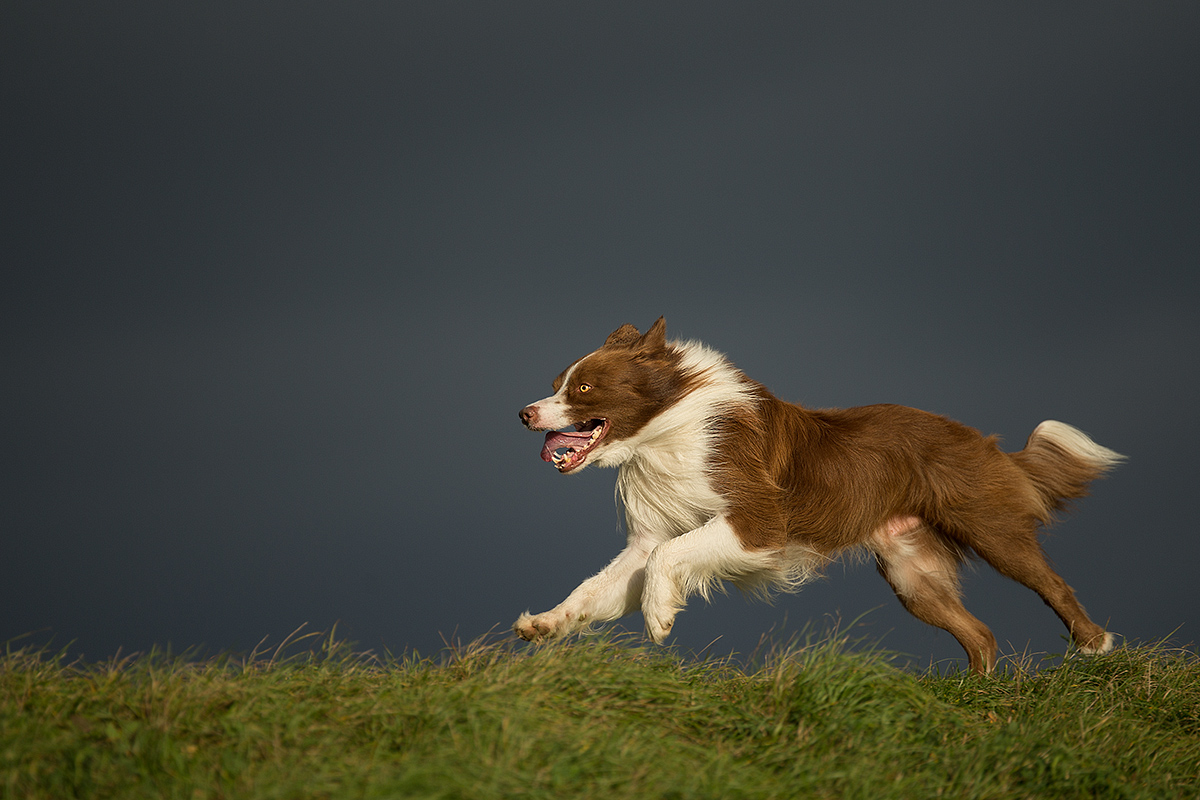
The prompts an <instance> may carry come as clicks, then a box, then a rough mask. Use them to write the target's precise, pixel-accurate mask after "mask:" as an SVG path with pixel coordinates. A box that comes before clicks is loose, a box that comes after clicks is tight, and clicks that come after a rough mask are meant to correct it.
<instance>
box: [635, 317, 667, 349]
mask: <svg viewBox="0 0 1200 800" xmlns="http://www.w3.org/2000/svg"><path fill="white" fill-rule="evenodd" d="M666 346H667V320H666V317H659V318H658V319H657V320H655V322H654V324H653V325H651V326H650V330H648V331H646V335H645V336H643V337H642V338H641V341H639V342H638V348H639V349H641V350H662V349H663V348H665V347H666Z"/></svg>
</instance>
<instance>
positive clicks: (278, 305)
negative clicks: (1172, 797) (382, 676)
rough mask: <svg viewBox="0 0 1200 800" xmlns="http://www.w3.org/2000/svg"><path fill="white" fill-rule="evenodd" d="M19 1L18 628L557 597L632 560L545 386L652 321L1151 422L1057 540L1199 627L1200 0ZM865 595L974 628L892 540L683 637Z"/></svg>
mask: <svg viewBox="0 0 1200 800" xmlns="http://www.w3.org/2000/svg"><path fill="white" fill-rule="evenodd" d="M2 16H3V24H2V25H0V107H2V108H3V109H4V113H3V115H2V116H3V119H2V121H0V145H2V147H0V152H2V153H3V155H2V156H0V158H3V179H2V180H0V203H2V204H3V208H2V209H0V211H2V214H0V260H2V262H3V264H4V269H3V274H2V277H0V282H2V283H0V285H2V290H0V326H2V331H3V340H2V343H0V345H2V349H0V359H2V361H0V364H2V366H3V374H4V376H5V377H4V380H3V385H2V388H0V413H2V415H3V424H2V427H0V430H2V431H3V441H2V443H0V468H2V475H0V536H2V537H3V538H2V540H0V541H2V545H0V554H2V558H0V565H2V566H0V569H2V570H3V573H2V576H0V640H3V639H9V638H11V637H15V636H19V635H21V634H25V633H32V634H33V637H34V639H35V640H37V641H45V640H48V639H49V640H52V641H53V642H55V643H56V644H58V645H65V644H67V643H68V642H74V643H75V644H74V648H75V650H76V651H77V652H81V653H83V654H85V655H86V656H87V657H88V658H97V659H99V658H105V657H108V656H110V655H112V654H113V653H115V652H116V651H117V649H118V648H122V649H123V650H124V651H125V652H129V651H132V650H145V649H148V648H149V647H151V646H152V645H155V644H158V645H167V644H168V643H169V644H170V645H171V646H173V647H174V648H175V649H176V650H180V649H183V648H187V647H191V646H200V647H203V648H205V649H206V650H207V651H208V652H216V651H221V650H224V649H238V650H245V649H249V648H250V647H253V646H254V645H255V643H256V642H258V641H259V640H260V639H262V638H263V637H264V636H270V637H271V641H272V642H278V641H279V640H280V639H281V638H282V637H283V636H285V635H286V634H287V633H289V632H290V631H291V630H292V629H294V628H295V627H297V626H298V625H300V624H301V623H306V622H307V623H308V625H309V627H310V629H317V630H320V629H328V628H329V627H330V626H332V625H333V624H334V623H335V622H339V621H340V626H339V631H340V633H341V634H342V635H344V636H346V637H348V638H350V639H352V640H354V641H356V642H357V643H358V645H359V646H360V647H363V648H372V649H375V650H390V651H392V652H394V653H401V652H405V651H411V650H413V649H416V650H418V651H420V652H421V653H423V654H428V653H431V652H433V651H436V650H437V649H438V648H439V647H440V646H441V643H442V638H441V637H442V636H443V635H445V636H454V635H457V636H458V637H460V638H463V639H471V638H474V637H475V636H477V635H479V634H482V633H484V632H486V631H488V630H490V629H492V628H493V626H500V627H507V626H508V625H509V624H510V623H511V622H512V620H513V619H514V618H515V617H516V616H517V614H518V613H519V612H521V611H523V610H525V609H527V608H528V609H531V610H533V611H541V610H545V609H547V608H549V607H550V606H552V605H554V604H555V603H557V602H558V601H559V600H561V599H562V598H563V597H564V596H565V595H566V594H567V593H568V592H569V591H570V590H571V589H572V588H573V587H574V586H575V585H576V584H577V583H578V582H579V581H580V580H582V579H583V578H585V577H587V576H588V575H590V574H592V573H593V572H595V571H596V570H598V569H599V568H600V567H601V566H603V565H604V564H605V563H606V562H607V560H608V559H609V558H611V557H612V556H613V555H615V554H616V552H617V551H618V550H619V549H620V547H621V545H622V542H623V538H622V537H623V534H622V533H621V532H620V531H619V530H618V517H617V513H616V510H615V507H614V504H613V499H612V487H613V481H614V479H615V473H614V472H613V471H611V470H599V469H590V470H587V471H585V472H584V473H582V474H581V475H579V476H578V477H574V478H564V477H562V476H560V475H558V474H557V473H555V471H554V470H553V469H552V468H551V467H550V466H549V465H547V464H545V463H543V462H542V461H541V460H540V458H539V457H538V454H539V451H540V447H541V438H542V437H541V436H539V435H536V434H532V433H529V432H528V431H525V430H524V429H523V428H522V427H521V426H520V424H519V423H518V420H517V416H516V412H517V410H518V409H519V408H520V407H521V406H522V405H524V404H525V403H528V402H531V401H533V400H536V399H538V398H540V397H543V396H544V395H545V394H546V392H547V391H548V387H549V383H550V380H551V379H552V378H553V377H554V376H555V375H556V374H558V372H559V371H560V370H561V369H562V368H563V367H564V366H566V365H567V364H568V363H570V361H571V360H573V359H574V358H576V357H577V356H579V355H581V354H583V353H585V352H587V351H590V350H591V349H594V348H595V347H597V346H599V344H600V343H601V342H602V341H603V340H604V337H605V336H606V335H607V334H608V333H609V332H610V331H612V330H613V329H614V328H616V327H618V326H619V325H620V324H622V323H625V322H632V323H634V324H636V325H638V326H639V327H641V328H643V329H644V328H645V327H646V326H648V325H649V324H650V323H651V322H653V320H654V319H655V318H656V317H657V316H659V315H660V314H663V315H666V317H667V321H668V330H669V333H670V334H671V335H673V336H676V337H681V338H696V339H701V340H703V341H705V342H708V343H709V344H711V345H712V346H714V347H716V348H717V349H720V350H722V351H724V352H726V353H727V354H728V355H729V356H730V357H731V358H732V359H733V360H734V362H735V363H737V364H738V365H739V366H740V367H742V368H743V369H744V370H745V371H746V372H747V373H748V374H750V375H751V376H752V377H754V378H756V379H758V380H761V381H763V382H764V383H766V384H767V385H768V386H770V387H771V388H772V389H773V390H775V392H776V393H777V394H779V395H780V396H781V397H784V398H785V399H789V400H794V401H799V402H803V403H805V404H809V405H813V406H845V405H858V404H864V403H874V402H895V403H904V404H907V405H914V406H918V407H921V408H925V409H928V410H931V411H935V412H939V413H943V414H946V415H949V416H951V417H954V418H956V419H959V420H961V421H963V422H966V423H967V424H970V425H972V426H975V427H978V428H980V429H982V430H983V431H984V432H987V433H998V434H1000V435H1002V436H1003V437H1004V438H1005V439H1006V441H1007V442H1008V443H1009V445H1010V449H1019V448H1020V447H1021V446H1022V444H1023V442H1024V440H1025V437H1026V436H1027V435H1028V433H1029V432H1030V431H1031V430H1032V429H1033V427H1034V426H1035V425H1036V424H1037V423H1038V422H1040V421H1041V420H1043V419H1046V418H1056V419H1061V420H1064V421H1067V422H1070V423H1072V424H1075V425H1077V426H1079V427H1081V428H1083V429H1084V430H1086V431H1088V432H1089V433H1091V434H1092V435H1093V436H1094V437H1095V438H1096V439H1097V440H1098V441H1099V442H1100V443H1102V444H1104V445H1107V446H1109V447H1112V448H1114V449H1116V450H1118V451H1120V452H1122V453H1125V454H1127V455H1128V456H1129V457H1130V462H1129V463H1128V465H1126V466H1124V467H1122V468H1121V469H1120V470H1119V471H1118V472H1117V473H1116V474H1115V475H1114V476H1113V477H1112V478H1111V479H1109V480H1107V481H1105V482H1102V483H1100V484H1098V485H1097V486H1096V492H1095V495H1094V496H1093V497H1092V498H1089V499H1088V500H1086V501H1085V502H1083V503H1082V504H1081V508H1080V510H1079V511H1078V513H1076V514H1075V515H1074V516H1072V517H1071V518H1070V519H1069V521H1068V522H1066V523H1064V524H1062V525H1061V526H1059V527H1058V528H1056V529H1055V530H1054V532H1053V533H1052V535H1051V536H1050V538H1049V539H1047V544H1046V546H1047V549H1048V551H1049V553H1050V555H1051V557H1052V559H1053V561H1054V562H1055V563H1056V564H1057V566H1058V567H1059V568H1060V570H1061V572H1062V573H1063V574H1064V576H1065V577H1066V578H1067V580H1068V582H1069V583H1071V584H1072V585H1073V586H1074V587H1075V588H1076V590H1077V591H1078V593H1079V595H1080V597H1081V599H1082V601H1083V602H1084V604H1085V605H1086V606H1087V607H1088V609H1089V611H1090V612H1092V614H1093V616H1094V617H1095V618H1096V619H1097V620H1098V621H1103V622H1107V623H1108V624H1109V625H1111V628H1112V629H1113V630H1114V631H1116V632H1119V633H1121V634H1124V635H1126V636H1127V637H1130V638H1131V639H1135V640H1152V639H1156V638H1160V637H1164V636H1167V635H1168V634H1171V633H1172V632H1174V631H1176V630H1177V629H1178V633H1177V634H1176V638H1177V640H1179V641H1181V642H1193V641H1195V640H1196V638H1197V635H1198V633H1197V624H1198V623H1200V618H1198V616H1197V608H1198V607H1200V603H1198V602H1197V600H1198V599H1200V598H1198V594H1200V593H1198V591H1197V589H1196V584H1195V580H1194V575H1195V568H1196V564H1197V563H1198V562H1200V531H1198V529H1197V523H1196V514H1195V511H1194V495H1195V489H1194V485H1193V484H1194V481H1195V464H1194V462H1195V456H1194V454H1195V452H1196V451H1197V448H1198V447H1200V426H1198V424H1197V421H1196V415H1195V413H1194V412H1193V410H1192V407H1191V406H1192V404H1193V402H1194V401H1195V398H1196V397H1197V396H1198V395H1200V377H1198V374H1197V355H1198V353H1200V347H1198V344H1200V314H1197V312H1196V309H1195V305H1196V301H1197V299H1200V262H1198V258H1197V255H1198V253H1200V225H1198V224H1197V219H1200V188H1198V187H1200V145H1198V143H1200V59H1198V58H1197V57H1196V43H1197V41H1200V6H1197V5H1196V4H1195V3H1190V2H1183V3H1154V2H1150V3H1139V4H1129V3H1089V4H1086V5H1079V4H1056V3H1051V4H1047V3H1040V2H1039V3H1028V4H1015V5H1014V4H1003V5H1002V6H979V5H977V4H971V5H969V6H963V5H961V4H953V3H942V4H926V5H921V4H918V5H913V4H900V5H897V4H851V3H837V4H832V5H829V4H821V5H819V6H818V5H817V4H803V3H793V2H786V3H753V4H747V3H720V4H717V3H705V2H688V3H652V4H647V3H631V4H621V3H605V4H603V5H599V6H596V5H581V4H562V3H548V2H547V3H544V2H522V3H457V2H438V3H425V4H416V3H369V4H358V3H336V4H335V3H325V4H316V3H302V4H296V3H286V4H284V3H280V4H264V3H234V4H221V3H216V4H210V3H202V4H195V3H192V4H167V5H164V4H161V3H120V4H115V5H114V4H94V3H53V2H45V3H20V4H17V3H9V4H6V5H5V7H4V10H3V13H2ZM966 591H967V604H968V607H969V608H971V609H972V610H973V611H974V612H975V613H976V614H977V615H978V616H979V617H981V618H982V619H983V620H984V621H985V622H987V623H988V624H989V625H991V626H992V627H993V629H994V631H995V633H996V635H997V638H998V639H999V640H1000V641H1001V642H1002V647H1003V648H1004V650H1005V651H1008V652H1011V651H1013V650H1017V651H1021V650H1025V649H1026V648H1028V649H1030V650H1032V651H1035V652H1040V651H1049V652H1061V650H1062V649H1063V646H1064V639H1063V635H1064V631H1063V629H1062V627H1061V626H1060V624H1059V622H1058V620H1057V619H1056V618H1055V617H1054V616H1053V614H1052V613H1051V612H1050V611H1049V609H1047V608H1045V607H1044V606H1043V605H1042V603H1041V601H1040V600H1038V599H1037V597H1036V596H1034V595H1033V594H1032V593H1031V592H1029V591H1028V590H1026V589H1024V588H1021V587H1018V586H1016V585H1015V584H1011V583H1009V582H1007V581H1005V580H1003V579H1001V578H999V577H997V576H996V575H994V574H993V573H991V572H990V571H989V570H987V569H985V568H979V569H978V570H976V571H974V572H972V573H970V574H968V576H967V578H966ZM865 612H869V613H867V616H866V618H865V620H864V622H863V627H862V628H861V629H860V633H862V634H863V635H865V636H868V637H870V638H872V639H875V640H878V641H881V642H882V644H883V645H884V646H886V647H890V648H893V649H897V650H901V651H904V652H908V653H912V654H913V655H915V656H916V657H917V660H918V662H920V663H924V664H927V663H928V662H929V660H930V659H931V658H933V659H943V658H958V657H959V655H960V651H959V650H958V647H957V645H956V644H955V642H954V641H953V639H951V638H950V636H949V635H948V634H945V633H942V632H939V631H935V630H934V629H932V628H928V627H926V626H924V625H922V624H921V623H918V622H916V621H915V620H912V619H911V618H909V617H908V616H907V614H906V613H905V612H904V611H903V610H902V609H901V608H900V606H899V604H898V603H897V602H896V601H895V599H894V598H893V597H892V596H891V593H890V591H889V590H888V588H887V586H886V585H885V584H884V582H883V581H882V580H881V579H880V578H879V577H878V576H877V575H876V574H875V571H874V569H873V567H872V566H870V565H869V564H851V565H849V566H847V567H845V568H843V567H841V566H838V567H835V568H834V569H832V570H831V571H830V575H829V579H828V580H826V581H823V582H820V583H818V584H814V585H811V586H809V587H808V588H806V589H805V590H804V591H803V592H802V593H801V594H799V595H797V596H784V597H782V598H781V599H779V600H778V601H777V602H776V604H775V605H774V606H767V605H763V604H761V603H751V602H748V601H746V600H744V599H742V598H741V597H740V596H738V595H737V594H736V592H735V593H733V594H731V595H730V596H729V597H726V598H720V599H718V600H717V601H716V602H715V603H714V605H712V606H708V607H706V606H705V605H704V604H703V603H702V602H701V601H698V600H697V601H695V602H694V603H693V604H692V605H691V606H690V607H689V609H688V611H687V612H686V613H685V614H684V615H683V616H682V617H681V618H680V620H679V622H678V623H677V624H676V628H675V631H676V632H675V635H674V639H673V640H674V641H675V642H676V643H678V644H680V645H682V646H683V647H684V648H688V649H695V650H699V649H701V648H703V647H704V646H705V645H707V644H709V643H710V642H712V641H713V640H714V639H717V637H722V638H721V639H720V640H719V641H718V642H717V643H716V644H715V645H714V648H715V649H716V650H717V651H719V652H729V651H730V650H738V651H740V652H745V651H747V650H749V649H751V648H752V647H753V646H754V643H755V642H756V641H757V639H758V637H759V635H760V634H761V633H763V632H765V631H768V630H771V629H774V630H775V631H776V635H777V636H779V637H780V638H786V636H787V635H789V634H790V633H793V632H795V631H797V630H799V629H800V628H801V627H802V626H803V625H804V623H805V622H806V621H807V620H815V621H816V622H817V624H818V625H821V624H824V621H827V620H828V619H829V615H833V614H838V615H840V616H841V618H842V619H843V620H850V619H853V618H855V617H858V616H859V615H861V614H863V613H865ZM630 625H631V627H633V628H635V629H640V625H641V620H640V617H635V618H632V619H631V620H630Z"/></svg>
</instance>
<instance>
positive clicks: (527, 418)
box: [520, 406, 537, 428]
mask: <svg viewBox="0 0 1200 800" xmlns="http://www.w3.org/2000/svg"><path fill="white" fill-rule="evenodd" d="M520 416H521V422H523V423H525V427H527V428H528V427H530V426H532V425H533V424H534V422H535V421H536V420H537V406H525V407H524V408H522V409H521V412H520Z"/></svg>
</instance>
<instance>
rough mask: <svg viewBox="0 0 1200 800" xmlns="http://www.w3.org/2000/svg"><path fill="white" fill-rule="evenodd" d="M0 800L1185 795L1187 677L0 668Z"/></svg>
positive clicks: (589, 643)
mask: <svg viewBox="0 0 1200 800" xmlns="http://www.w3.org/2000/svg"><path fill="white" fill-rule="evenodd" d="M310 643H311V642H310ZM10 647H11V646H10ZM0 796H3V797H7V798H69V797H134V798H142V797H144V798H187V800H198V799H199V798H221V797H228V798H292V797H295V798H300V797H330V798H333V797H337V798H341V797H355V798H358V797H366V798H381V797H439V798H471V799H472V800H480V799H482V798H492V797H514V796H521V797H529V798H571V797H595V798H614V797H639V798H644V797H663V798H688V797H713V798H741V797H748V798H749V797H753V798H789V797H820V798H858V797H861V798H873V799H874V798H884V797H902V798H929V797H939V796H940V797H951V798H1004V800H1011V798H1020V797H1039V798H1043V797H1089V798H1093V797H1120V798H1139V797H1145V798H1156V799H1157V798H1165V797H1197V796H1200V660H1198V659H1197V657H1196V656H1195V654H1194V653H1191V652H1189V651H1187V650H1177V649H1170V648H1167V647H1165V646H1161V645H1160V646H1150V647H1137V648H1132V647H1131V648H1122V649H1118V650H1116V651H1114V652H1113V653H1110V654H1108V655H1106V656H1100V657H1091V658H1084V657H1078V658H1070V659H1068V660H1067V661H1066V662H1065V663H1062V664H1059V665H1052V666H1048V667H1045V668H1043V669H1034V668H1033V667H1032V666H1031V665H1030V664H1029V663H1028V662H1025V663H1011V662H1010V663H1008V664H1007V665H1006V667H1005V668H1004V669H1003V671H1002V673H1001V674H998V675H997V676H994V677H989V678H974V677H969V676H966V675H958V674H954V675H948V676H937V675H917V674H913V673H910V672H905V671H902V670H899V669H896V668H895V667H893V666H892V665H891V663H890V662H889V660H888V657H887V656H886V655H884V654H881V653H873V652H866V653H863V652H854V651H852V650H850V649H849V648H847V647H846V646H845V643H844V640H840V639H837V638H834V637H827V638H825V639H823V640H822V641H819V642H816V643H810V644H806V645H797V646H792V647H788V648H781V649H780V650H779V651H777V652H775V653H772V654H771V655H769V656H766V657H763V658H759V659H757V660H756V661H754V662H753V663H752V665H750V666H745V665H740V664H737V663H734V662H732V661H730V660H728V659H726V660H720V659H707V660H699V661H698V660H695V659H687V658H682V657H680V656H679V655H678V654H677V653H675V652H673V651H671V650H669V649H668V650H663V649H659V648H653V647H645V646H640V645H638V644H637V643H635V642H629V641H614V640H612V639H609V638H605V637H597V638H588V639H583V640H576V641H574V642H570V643H568V644H566V645H555V646H546V647H537V648H524V647H517V646H513V645H506V644H491V645H486V644H475V645H470V646H467V647H465V648H462V649H460V650H458V651H453V652H448V653H447V654H446V655H444V656H443V657H442V658H441V659H438V660H429V659H418V658H416V657H410V658H407V659H399V660H398V659H379V658H374V657H370V656H364V655H355V654H353V653H351V652H350V651H349V650H348V648H347V647H345V646H344V645H339V644H337V643H336V642H334V641H333V640H332V638H329V639H325V640H324V642H323V644H322V645H320V646H317V647H315V648H313V649H310V650H306V651H304V652H300V653H296V654H294V655H292V656H290V657H283V656H282V655H280V654H279V653H277V654H276V655H275V656H274V657H271V658H266V657H249V658H245V659H238V658H232V657H225V658H219V659H207V660H201V661H197V660H195V659H187V658H180V657H172V656H166V655H161V654H159V655H156V654H151V655H146V656H139V657H133V658H126V659H122V660H117V661H114V662H112V663H108V664H104V665H82V664H71V663H66V660H65V659H63V658H61V657H55V656H53V655H48V654H46V653H44V652H30V651H28V650H13V649H10V650H9V652H8V653H7V655H6V656H4V657H2V658H0Z"/></svg>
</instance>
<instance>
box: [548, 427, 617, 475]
mask: <svg viewBox="0 0 1200 800" xmlns="http://www.w3.org/2000/svg"><path fill="white" fill-rule="evenodd" d="M606 433H608V420H606V419H589V420H588V421H587V422H577V423H575V430H574V431H550V432H549V433H547V434H546V443H545V444H543V445H542V461H549V462H550V463H552V464H554V466H555V468H556V469H558V471H559V472H570V471H571V470H573V469H575V468H576V467H578V466H579V465H580V464H582V463H583V462H584V461H587V457H588V453H590V452H591V451H592V450H594V449H595V447H596V445H597V444H599V443H600V440H601V439H603V438H604V434H606Z"/></svg>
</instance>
